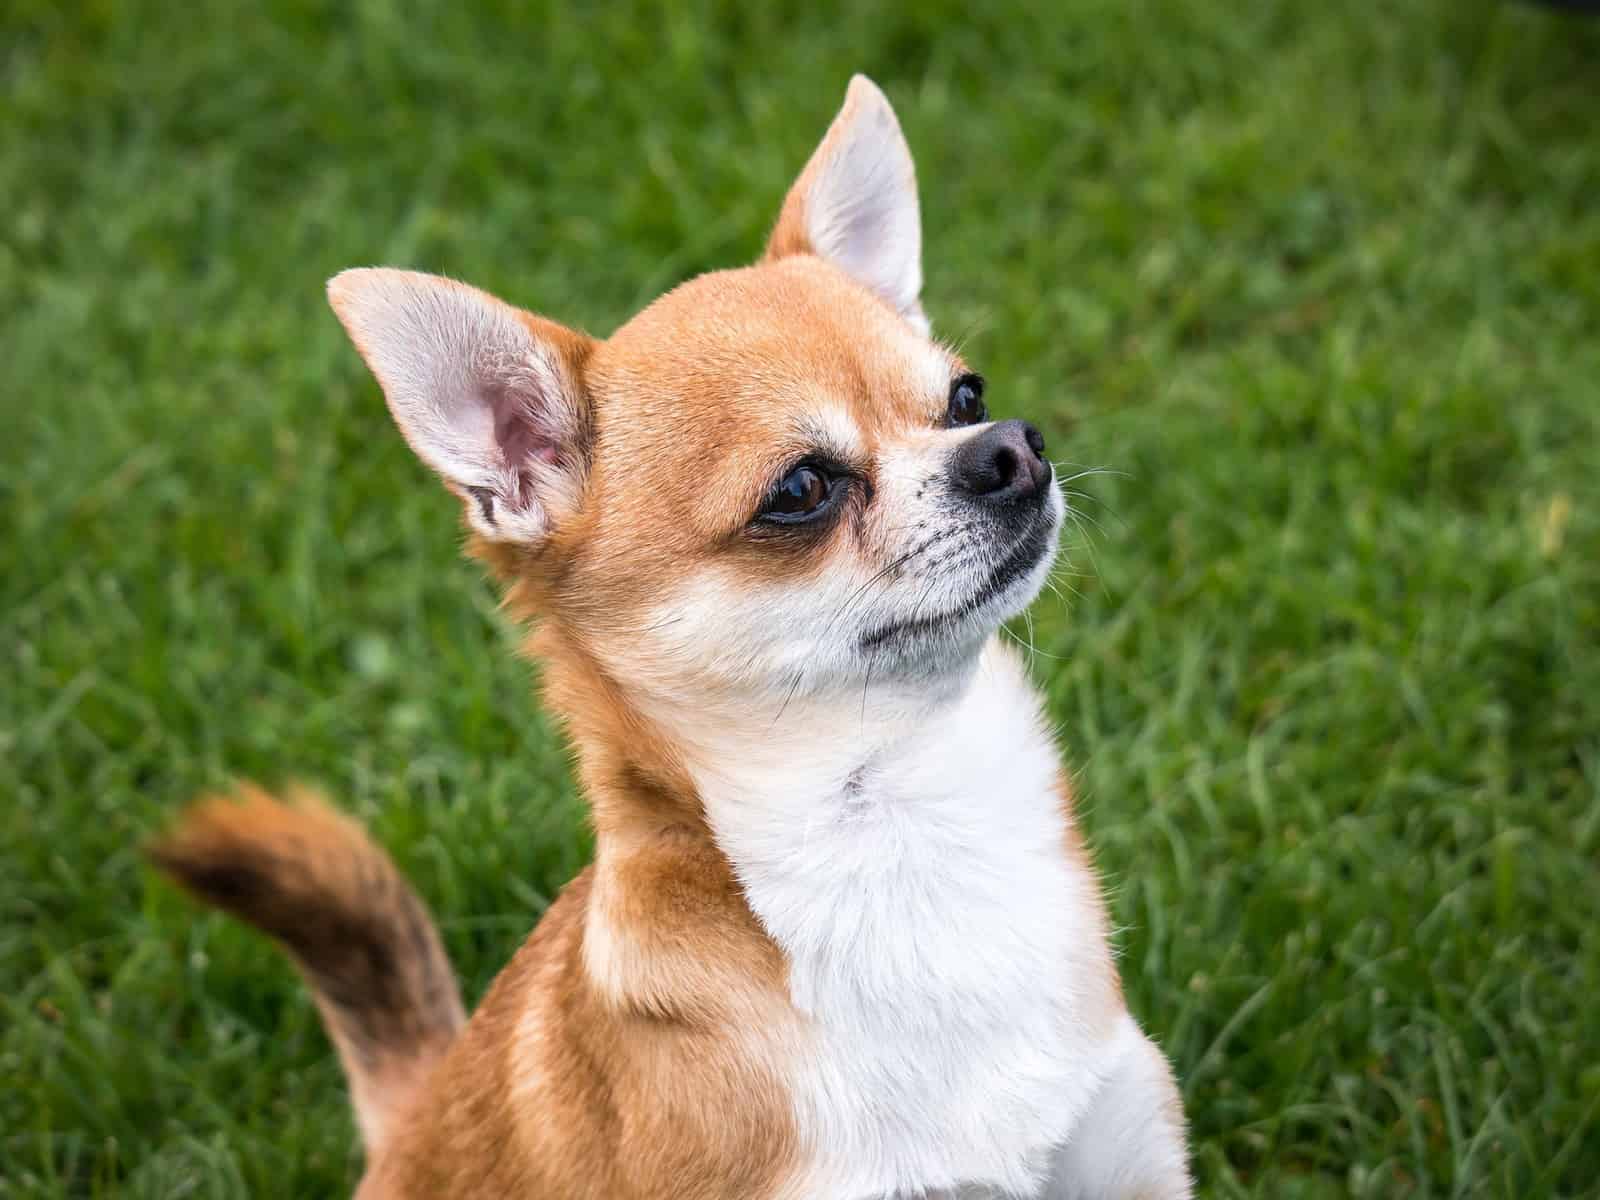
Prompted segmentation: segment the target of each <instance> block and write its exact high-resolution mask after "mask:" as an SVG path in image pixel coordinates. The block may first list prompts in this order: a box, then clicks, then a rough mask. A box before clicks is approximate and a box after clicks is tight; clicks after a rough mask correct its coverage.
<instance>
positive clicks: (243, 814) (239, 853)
mask: <svg viewBox="0 0 1600 1200" xmlns="http://www.w3.org/2000/svg"><path fill="white" fill-rule="evenodd" d="M149 855H150V859H151V861H152V862H153V863H154V865H155V866H156V867H157V868H158V869H159V870H160V871H162V872H163V873H164V874H166V875H167V876H169V877H170V878H171V879H173V880H174V881H176V882H177V883H178V884H179V885H180V886H182V887H183V888H184V889H186V890H187V891H189V892H191V893H193V894H194V895H195V896H197V897H199V898H200V899H201V900H204V901H206V902H208V903H210V904H214V905H216V907H218V908H220V909H223V910H225V911H227V912H229V913H232V914H233V915H234V916H236V917H239V918H241V919H243V920H245V921H247V922H249V923H250V924H251V925H254V926H255V927H256V928H258V929H260V930H262V931H263V932H265V933H267V934H270V935H271V936H272V937H273V938H274V939H276V940H277V942H278V943H279V944H280V945H281V946H282V947H283V948H284V949H285V950H286V951H287V952H288V954H289V957H290V958H291V959H293V960H294V963H295V966H297V967H298V968H299V969H300V974H301V975H302V976H304V977H305V981H306V983H307V984H308V985H309V986H310V988H311V994H312V996H313V997H314V998H315V1000H316V1003H317V1008H318V1009H319V1010H320V1011H321V1013H322V1019H323V1023H324V1024H325V1025H326V1026H327V1029H328V1035H329V1037H331V1038H332V1040H333V1044H334V1047H335V1049H337V1050H338V1052H339V1059H340V1061H341V1062H342V1063H343V1064H344V1071H345V1076H346V1078H347V1079H348V1080H349V1083H350V1096H351V1101H352V1103H353V1104H354V1106H355V1112H356V1122H357V1124H358V1125H360V1127H361V1138H362V1141H363V1142H364V1143H365V1145H366V1148H367V1153H368V1155H369V1156H370V1155H371V1153H372V1152H373V1151H374V1150H375V1149H376V1148H377V1146H378V1145H379V1143H380V1142H381V1141H382V1139H383V1134H384V1131H385V1128H386V1127H387V1126H388V1125H389V1124H390V1123H391V1121H392V1119H393V1118H394V1117H395V1116H396V1114H397V1112H398V1110H399V1109H400V1107H401V1106H402V1105H403V1104H404V1103H405V1102H406V1100H407V1098H408V1097H409V1095H410V1094H411V1093H412V1092H413V1091H414V1090H415V1088H416V1087H417V1085H418V1084H420V1083H421V1082H422V1080H423V1078H424V1077H425V1076H426V1074H427V1073H428V1071H429V1069H430V1068H431V1067H432V1066H433V1065H434V1063H435V1062H437V1060H438V1059H439V1057H440V1055H442V1054H443V1052H444V1050H445V1047H447V1046H448V1045H449V1044H450V1041H451V1039H452V1038H453V1037H454V1035H455V1033H456V1031H457V1030H458V1029H460V1028H461V1025H462V1022H463V1021H464V1020H465V1016H464V1014H463V1012H462V1008H461V997H460V994H459V993H458V991H457V990H456V983H455V979H454V977H453V976H452V974H451V970H450V962H449V960H448V959H447V958H446V957H445V952H444V946H443V944H442V943H441V942H440V941H439V933H438V931H437V930H436V929H435V928H434V925H433V921H432V920H431V919H430V918H429V916H428V910H427V909H426V908H425V907H424V906H423V903H422V901H421V900H420V899H418V897H417V894H416V893H415V892H414V891H412V890H411V888H410V886H409V885H408V884H407V883H406V881H405V879H404V878H402V877H401V875H400V872H399V870H398V869H397V868H396V867H395V865H394V863H393V862H392V861H391V860H390V859H389V856H388V855H386V854H385V853H384V852H383V851H382V850H380V849H379V848H378V847H377V846H375V845H374V844H373V843H372V841H371V840H370V839H368V837H367V835H366V834H365V833H364V832H363V831H362V829H361V827H360V826H359V825H357V824H356V823H355V822H354V821H352V820H350V819H349V818H348V817H345V816H343V815H341V814H340V813H338V812H335V811H334V810H333V809H332V808H331V807H329V806H328V805H327V804H326V803H324V802H323V801H322V800H320V799H319V798H318V797H317V796H315V795H313V794H311V793H309V792H304V791H296V792H291V793H290V794H289V802H288V803H285V802H283V801H280V800H278V799H275V798H274V797H272V796H270V795H268V794H267V793H266V792H264V791H261V790H260V789H259V788H255V787H246V788H244V789H242V792H241V794H240V795H239V796H238V797H237V798H234V799H223V798H215V797H213V798H210V799H206V800H202V801H200V802H199V803H197V804H195V805H194V806H193V807H192V808H190V809H189V810H188V811H186V812H185V813H184V814H183V816H182V817H180V818H179V820H178V822H177V824H176V825H175V826H174V827H173V828H172V829H171V830H170V831H169V832H168V833H167V834H166V836H164V837H163V838H161V839H160V840H159V841H157V842H156V843H155V844H154V845H152V846H151V847H150V848H149Z"/></svg>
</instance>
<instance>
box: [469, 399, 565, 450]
mask: <svg viewBox="0 0 1600 1200" xmlns="http://www.w3.org/2000/svg"><path fill="white" fill-rule="evenodd" d="M484 399H485V400H487V401H488V403H489V407H490V409H491V410H492V411H493V413H494V437H495V441H496V442H497V443H498V444H499V446H500V453H501V455H503V456H504V458H505V461H506V465H507V466H509V467H511V468H512V469H513V470H517V469H520V468H521V467H523V466H525V465H527V464H529V463H535V462H543V463H556V462H559V461H561V444H560V442H559V441H558V440H557V439H556V437H555V435H554V433H553V431H551V430H550V429H548V428H547V427H546V426H545V424H544V423H543V422H541V421H540V420H539V416H538V414H537V412H536V411H535V410H534V407H533V405H532V404H530V403H529V401H530V399H533V398H532V397H529V396H526V395H523V394H522V393H520V392H518V391H517V390H516V389H515V388H509V387H486V388H484Z"/></svg>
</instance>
